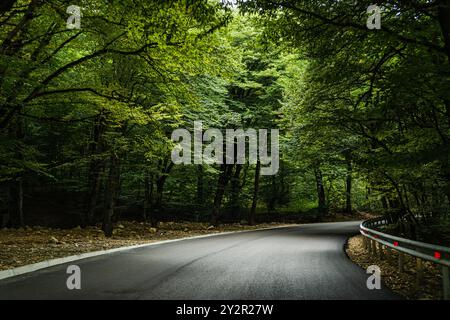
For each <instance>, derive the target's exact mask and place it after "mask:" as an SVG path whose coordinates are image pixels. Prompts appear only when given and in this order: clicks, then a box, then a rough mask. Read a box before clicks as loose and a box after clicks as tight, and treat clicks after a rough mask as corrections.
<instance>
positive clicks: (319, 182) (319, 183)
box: [314, 167, 328, 217]
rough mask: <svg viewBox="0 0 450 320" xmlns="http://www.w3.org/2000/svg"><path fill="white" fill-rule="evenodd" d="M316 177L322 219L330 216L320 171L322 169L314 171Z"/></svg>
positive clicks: (318, 168)
mask: <svg viewBox="0 0 450 320" xmlns="http://www.w3.org/2000/svg"><path fill="white" fill-rule="evenodd" d="M314 175H315V177H316V187H317V198H318V206H319V207H318V209H319V215H320V216H321V217H324V216H326V215H327V214H328V209H327V203H326V196H325V188H324V186H323V177H322V171H321V170H320V167H317V168H316V169H315V170H314Z"/></svg>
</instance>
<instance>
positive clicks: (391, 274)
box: [346, 235, 442, 300]
mask: <svg viewBox="0 0 450 320" xmlns="http://www.w3.org/2000/svg"><path fill="white" fill-rule="evenodd" d="M346 252H347V255H348V256H349V257H350V259H351V260H352V261H353V262H355V263H357V264H358V265H360V266H361V267H362V268H363V269H364V270H366V269H367V267H368V266H371V265H377V266H379V267H380V269H381V279H382V282H383V284H384V285H386V287H388V288H390V289H391V290H392V291H393V292H395V293H397V294H399V295H400V296H402V297H403V298H406V299H410V300H440V299H442V274H441V268H440V267H439V266H438V265H436V264H434V263H431V262H427V261H422V268H423V271H422V273H421V274H422V277H421V279H420V280H418V277H417V260H416V258H413V257H410V256H407V255H405V263H404V272H399V270H398V254H397V252H395V251H394V250H388V251H384V259H382V260H381V259H380V258H379V257H378V255H377V256H373V255H370V254H369V252H368V251H367V250H365V249H364V245H363V236H362V235H359V236H355V237H353V238H350V239H349V241H348V244H347V248H346Z"/></svg>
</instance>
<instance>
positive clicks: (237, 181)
mask: <svg viewBox="0 0 450 320" xmlns="http://www.w3.org/2000/svg"><path fill="white" fill-rule="evenodd" d="M242 168H243V166H242V165H241V164H237V165H236V169H235V171H234V175H233V178H232V179H231V200H230V202H231V206H230V207H231V219H232V220H235V219H237V218H239V216H240V214H241V212H240V211H241V204H240V199H239V198H240V193H241V171H242Z"/></svg>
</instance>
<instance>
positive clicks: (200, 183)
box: [197, 164, 205, 206]
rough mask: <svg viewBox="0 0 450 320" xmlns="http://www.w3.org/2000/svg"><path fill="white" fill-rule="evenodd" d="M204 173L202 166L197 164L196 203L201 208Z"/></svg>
mask: <svg viewBox="0 0 450 320" xmlns="http://www.w3.org/2000/svg"><path fill="white" fill-rule="evenodd" d="M203 177H204V172H203V165H201V164H199V165H198V166H197V203H198V204H199V205H200V206H203V203H204V200H205V195H204V181H203Z"/></svg>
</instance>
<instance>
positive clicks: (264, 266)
mask: <svg viewBox="0 0 450 320" xmlns="http://www.w3.org/2000/svg"><path fill="white" fill-rule="evenodd" d="M358 225H359V223H358V222H343V223H321V224H308V225H300V226H292V227H286V228H278V229H271V230H260V231H251V232H243V233H236V234H227V235H219V236H214V237H206V238H200V239H190V240H183V241H179V242H172V243H166V244H161V245H155V246H150V247H147V248H139V249H133V250H129V251H124V252H119V253H114V254H110V255H104V256H99V257H95V258H89V259H85V260H80V261H76V262H72V263H70V264H77V265H79V266H80V268H81V279H82V281H81V285H82V288H81V290H68V289H67V288H66V279H67V277H68V276H69V275H67V274H66V268H67V265H60V266H55V267H51V268H48V269H44V270H40V271H36V272H33V273H30V274H26V275H22V276H18V277H14V278H10V279H6V280H3V281H0V299H24V298H26V299H224V300H228V299H249V300H254V299H296V300H297V299H395V298H396V296H395V295H394V294H392V293H391V292H389V291H388V290H386V289H381V290H368V289H367V287H366V280H367V278H368V276H369V275H366V274H365V272H364V270H362V269H361V268H359V267H358V266H356V265H354V264H353V263H352V262H351V261H350V260H349V259H348V258H347V256H346V254H345V252H344V245H345V242H346V239H347V238H348V237H349V236H350V235H352V234H355V233H357V232H358Z"/></svg>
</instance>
